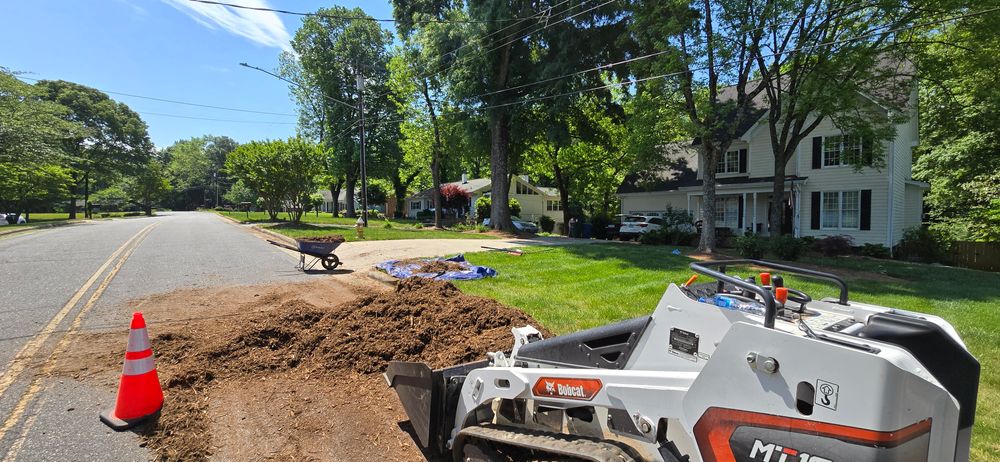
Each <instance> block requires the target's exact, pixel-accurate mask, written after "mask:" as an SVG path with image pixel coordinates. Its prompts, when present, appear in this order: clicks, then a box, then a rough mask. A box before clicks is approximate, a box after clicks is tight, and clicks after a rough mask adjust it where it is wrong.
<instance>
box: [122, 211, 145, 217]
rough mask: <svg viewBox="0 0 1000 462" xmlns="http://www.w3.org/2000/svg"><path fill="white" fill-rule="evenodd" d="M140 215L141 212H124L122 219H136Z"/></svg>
mask: <svg viewBox="0 0 1000 462" xmlns="http://www.w3.org/2000/svg"><path fill="white" fill-rule="evenodd" d="M140 215H142V212H125V213H123V214H122V216H123V217H137V216H140Z"/></svg>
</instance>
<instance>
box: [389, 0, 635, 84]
mask: <svg viewBox="0 0 1000 462" xmlns="http://www.w3.org/2000/svg"><path fill="white" fill-rule="evenodd" d="M567 1H568V0H565V1H562V2H560V3H558V4H556V5H554V6H552V7H551V8H549V10H551V9H552V8H555V7H556V6H559V5H562V4H563V3H566V2H567ZM614 1H617V0H608V1H606V2H604V3H602V4H600V5H598V6H596V7H592V8H590V9H588V10H585V11H581V12H579V13H576V14H573V15H571V16H567V17H565V18H562V19H560V20H559V21H556V22H554V23H547V24H545V25H544V26H542V27H541V28H538V29H535V30H533V31H531V32H528V33H527V34H524V35H521V36H519V37H517V38H515V39H513V40H510V38H511V37H513V36H515V35H517V34H520V33H521V32H524V31H526V30H528V29H531V28H532V27H536V26H538V24H531V25H528V26H527V27H524V28H521V29H519V30H517V31H516V32H513V33H511V34H509V35H507V36H506V37H504V38H502V39H500V40H497V41H496V42H493V43H494V44H495V43H497V42H500V41H504V43H503V44H501V45H499V46H495V47H492V48H489V49H487V50H486V51H479V52H476V53H473V54H470V55H467V56H463V57H462V58H459V59H456V60H455V62H453V63H451V64H449V65H447V66H444V67H441V68H440V69H438V70H436V71H432V72H425V73H423V74H421V75H419V76H417V77H416V78H417V79H423V78H427V77H430V76H432V75H437V74H440V73H442V72H445V71H447V70H449V69H451V68H453V67H455V66H457V65H458V64H459V63H462V62H466V61H469V60H470V59H471V58H472V57H474V56H480V55H485V54H486V53H489V52H491V51H494V50H497V49H499V48H502V47H504V46H507V45H510V44H511V43H514V42H516V41H518V40H521V39H524V38H526V37H529V36H531V35H532V34H535V33H538V32H541V31H543V30H545V29H548V28H549V27H552V26H554V25H556V24H559V23H561V22H563V21H566V20H569V19H572V18H575V17H577V16H579V15H581V14H584V13H587V12H590V11H593V10H594V9H596V8H600V7H602V6H604V5H607V4H609V3H612V2H614ZM585 3H586V2H582V3H580V4H578V5H575V6H570V7H568V8H566V9H564V10H563V11H561V12H559V13H556V14H565V13H568V12H569V11H570V10H572V9H574V8H577V7H580V6H582V5H584V4H585ZM546 19H551V17H547V18H546ZM508 27H510V26H508ZM504 29H506V28H504ZM501 30H503V29H501ZM497 32H499V31H497ZM497 32H494V33H492V34H489V35H487V36H485V37H482V38H481V39H478V40H477V41H478V42H480V44H482V45H484V46H490V45H486V44H485V40H486V39H488V38H489V37H491V36H493V35H495V34H496V33H497ZM473 43H475V42H469V43H466V44H464V45H462V46H460V47H458V48H456V49H455V50H452V51H449V52H447V53H444V54H442V55H441V56H439V57H438V58H439V59H440V57H443V56H446V55H449V54H451V55H454V54H455V53H457V52H458V51H460V50H461V49H463V48H465V47H467V46H471V45H472V44H473ZM389 93H391V91H387V92H383V93H381V94H378V95H376V96H375V97H376V98H379V97H382V96H385V95H388V94H389Z"/></svg>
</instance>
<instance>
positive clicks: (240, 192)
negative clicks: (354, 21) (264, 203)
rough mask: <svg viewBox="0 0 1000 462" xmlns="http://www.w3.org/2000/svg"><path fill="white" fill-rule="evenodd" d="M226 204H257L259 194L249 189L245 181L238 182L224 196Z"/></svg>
mask: <svg viewBox="0 0 1000 462" xmlns="http://www.w3.org/2000/svg"><path fill="white" fill-rule="evenodd" d="M222 198H223V199H225V200H226V202H229V203H230V204H233V205H240V204H243V203H251V204H252V203H255V202H257V193H255V192H254V191H253V190H252V189H250V188H249V187H247V185H246V183H244V182H243V180H237V181H236V182H235V183H233V186H232V187H230V188H229V191H227V192H226V194H225V195H224V196H222Z"/></svg>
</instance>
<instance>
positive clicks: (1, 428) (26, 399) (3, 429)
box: [0, 223, 159, 460]
mask: <svg viewBox="0 0 1000 462" xmlns="http://www.w3.org/2000/svg"><path fill="white" fill-rule="evenodd" d="M158 224H159V223H153V224H151V225H149V226H147V227H145V228H143V229H142V230H141V231H139V233H137V234H136V235H135V236H133V238H132V239H130V240H129V241H130V242H132V245H131V247H129V249H128V250H127V251H126V252H125V253H124V254H122V256H121V258H119V259H118V262H117V263H116V264H115V266H114V267H113V268H112V269H111V271H110V272H108V275H107V276H106V277H105V278H104V281H102V282H101V284H100V285H99V286H98V287H97V289H96V290H94V293H93V295H91V296H90V298H89V299H88V300H87V303H86V304H85V305H84V306H83V308H82V309H80V312H79V313H77V315H76V317H75V318H74V319H73V323H72V325H71V326H70V328H69V329H68V330H67V331H66V333H65V335H63V337H62V338H61V339H60V340H59V343H58V344H56V347H55V349H54V350H53V352H52V354H51V355H49V357H48V359H47V360H46V362H45V365H44V366H43V367H42V370H41V371H40V373H38V374H36V375H35V377H34V378H33V379H32V380H31V384H30V385H29V386H28V389H27V390H25V392H24V394H23V395H21V398H20V399H19V400H18V401H17V404H15V405H14V409H13V410H12V411H11V413H10V416H8V417H7V419H6V420H5V421H4V423H3V425H0V440H3V437H4V436H5V435H6V434H7V432H8V431H10V429H11V428H12V427H14V425H16V424H17V422H18V421H20V420H21V416H22V415H23V414H24V411H25V410H27V408H28V405H29V404H30V403H31V402H32V400H34V398H35V396H37V395H38V393H40V392H41V391H42V388H43V386H42V379H43V378H45V376H47V375H48V374H49V373H50V372H51V370H52V367H53V365H54V364H55V358H56V357H57V356H58V355H59V354H61V353H63V352H65V350H66V347H67V346H68V345H69V343H70V340H71V334H73V332H75V331H76V330H77V329H78V328H79V327H80V324H81V323H82V322H83V317H84V315H86V314H87V313H88V312H89V311H90V309H91V308H93V306H94V305H95V304H96V303H97V300H98V299H100V298H101V295H103V294H104V291H105V290H106V289H107V288H108V285H110V284H111V281H112V280H113V279H114V278H115V276H116V275H117V274H118V272H119V271H120V270H121V268H122V266H124V265H125V261H126V260H128V258H129V257H130V256H132V253H133V252H135V249H137V248H138V247H139V244H141V243H142V241H143V240H144V239H146V236H148V235H149V233H151V232H152V228H153V227H155V226H156V225H158ZM116 253H117V252H116ZM33 423H34V420H33V419H29V421H28V422H26V423H25V426H24V429H23V430H22V432H21V435H20V437H19V438H18V440H19V441H23V439H24V438H25V437H26V435H27V433H28V431H29V430H30V429H31V424H33ZM13 449H14V447H11V449H10V451H8V454H7V455H6V457H4V460H7V459H9V458H10V456H11V452H12V451H13ZM18 450H20V445H18ZM14 455H15V456H16V454H14Z"/></svg>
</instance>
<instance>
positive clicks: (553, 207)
mask: <svg viewBox="0 0 1000 462" xmlns="http://www.w3.org/2000/svg"><path fill="white" fill-rule="evenodd" d="M545 210H547V211H549V212H558V211H560V210H562V202H559V201H545Z"/></svg>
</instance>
